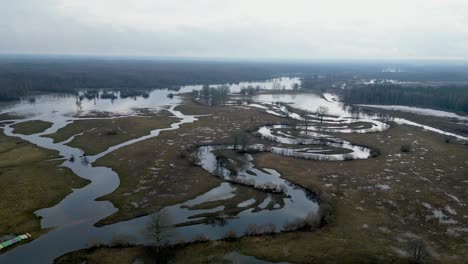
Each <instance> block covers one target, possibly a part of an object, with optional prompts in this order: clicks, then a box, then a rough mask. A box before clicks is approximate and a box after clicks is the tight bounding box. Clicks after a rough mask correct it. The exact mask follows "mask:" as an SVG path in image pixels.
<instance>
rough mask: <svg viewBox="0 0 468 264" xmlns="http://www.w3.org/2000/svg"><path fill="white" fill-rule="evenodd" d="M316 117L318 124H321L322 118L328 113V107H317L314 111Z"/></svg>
mask: <svg viewBox="0 0 468 264" xmlns="http://www.w3.org/2000/svg"><path fill="white" fill-rule="evenodd" d="M316 113H317V115H318V116H319V117H320V123H323V117H324V116H325V115H326V114H327V113H328V107H326V106H319V107H318V108H317V111H316Z"/></svg>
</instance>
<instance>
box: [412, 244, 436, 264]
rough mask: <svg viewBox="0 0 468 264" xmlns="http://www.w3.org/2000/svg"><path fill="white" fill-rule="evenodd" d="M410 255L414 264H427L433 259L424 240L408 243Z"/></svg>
mask: <svg viewBox="0 0 468 264" xmlns="http://www.w3.org/2000/svg"><path fill="white" fill-rule="evenodd" d="M408 253H409V254H410V261H411V262H412V263H427V262H429V260H430V258H431V252H430V251H429V249H428V248H427V245H426V243H424V241H423V240H422V239H414V240H411V241H410V242H409V243H408Z"/></svg>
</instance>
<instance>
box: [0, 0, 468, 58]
mask: <svg viewBox="0 0 468 264" xmlns="http://www.w3.org/2000/svg"><path fill="white" fill-rule="evenodd" d="M0 53H1V54H18V53H20V54H23V53H28V54H30V53H33V54H87V55H131V56H132V55H137V56H142V55H143V56H146V55H148V56H169V57H217V58H252V59H255V58H260V59H282V58H285V59H448V60H451V59H468V0H386V1H383V0H352V1H351V0H340V1H338V0H326V1H325V0H288V1H285V0H61V1H60V0H0Z"/></svg>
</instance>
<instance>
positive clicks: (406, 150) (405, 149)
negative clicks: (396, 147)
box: [400, 145, 411, 153]
mask: <svg viewBox="0 0 468 264" xmlns="http://www.w3.org/2000/svg"><path fill="white" fill-rule="evenodd" d="M400 151H401V152H403V153H410V152H411V146H410V145H402V146H401V147H400Z"/></svg>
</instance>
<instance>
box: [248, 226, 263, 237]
mask: <svg viewBox="0 0 468 264" xmlns="http://www.w3.org/2000/svg"><path fill="white" fill-rule="evenodd" d="M244 234H245V235H246V236H255V235H258V234H260V228H259V226H258V225H256V224H250V225H249V226H247V230H245V232H244Z"/></svg>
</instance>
